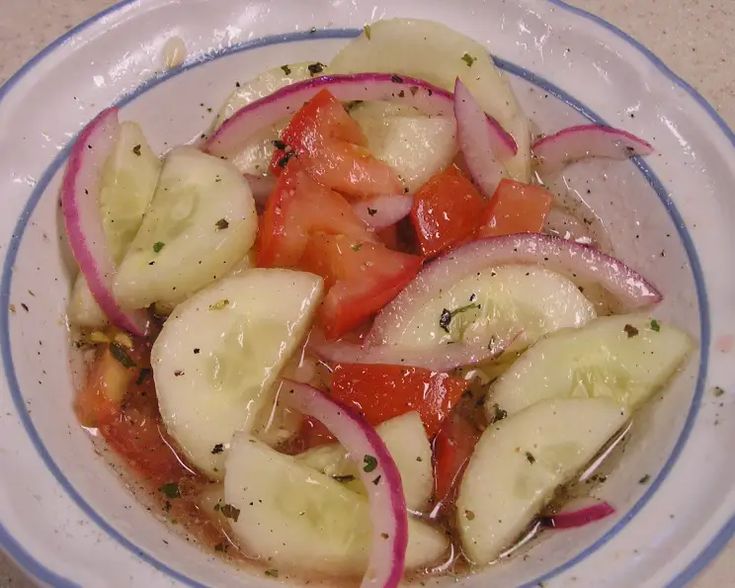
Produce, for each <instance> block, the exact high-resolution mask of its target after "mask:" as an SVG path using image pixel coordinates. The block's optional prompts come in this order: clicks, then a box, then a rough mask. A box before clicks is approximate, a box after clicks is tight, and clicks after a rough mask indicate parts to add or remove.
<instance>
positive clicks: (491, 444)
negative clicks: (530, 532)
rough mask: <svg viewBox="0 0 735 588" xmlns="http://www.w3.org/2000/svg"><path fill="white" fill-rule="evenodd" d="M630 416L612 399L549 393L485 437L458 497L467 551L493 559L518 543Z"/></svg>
mask: <svg viewBox="0 0 735 588" xmlns="http://www.w3.org/2000/svg"><path fill="white" fill-rule="evenodd" d="M627 419H628V412H627V411H626V410H625V409H624V408H622V407H620V406H619V405H618V404H617V403H616V402H614V401H613V400H609V399H603V398H600V399H579V398H573V399H570V398H566V399H559V400H546V401H543V402H539V403H538V404H534V405H533V406H531V407H529V408H527V409H526V410H523V411H521V412H519V413H518V414H516V415H514V416H512V417H508V418H506V419H505V420H502V421H499V422H496V423H494V424H492V425H490V427H488V428H487V429H486V430H485V432H484V433H483V434H482V437H480V441H479V442H478V443H477V446H476V447H475V451H474V453H473V454H472V457H471V458H470V462H469V464H468V466H467V470H466V471H465V473H464V477H463V478H462V483H461V485H460V488H459V494H458V496H457V514H456V516H457V528H458V529H459V531H460V537H461V540H462V547H463V550H464V553H465V554H466V555H467V556H468V557H469V559H470V560H471V561H472V562H473V563H475V564H486V563H489V562H491V561H493V560H494V559H496V558H497V557H498V556H499V555H500V554H501V553H502V552H503V551H504V550H505V549H507V548H509V547H511V546H512V544H513V542H514V541H516V540H517V539H518V538H519V537H520V536H521V534H522V533H523V531H524V530H526V529H527V528H528V525H529V524H530V523H531V522H532V520H533V519H534V517H535V516H537V515H538V513H539V512H540V510H541V509H542V508H543V506H544V505H545V504H546V503H547V502H548V501H549V500H550V499H551V498H552V496H553V494H554V490H555V489H556V488H557V486H559V485H560V484H563V483H564V482H566V481H568V480H570V479H571V477H572V476H573V475H574V474H575V473H576V472H577V471H579V470H580V469H581V468H582V467H584V465H585V464H587V463H588V462H589V461H590V460H591V459H592V458H593V457H594V456H595V454H596V453H597V452H598V451H599V450H600V449H601V448H602V447H603V446H604V445H605V443H606V442H607V441H608V440H609V439H610V438H611V437H612V436H613V435H614V434H615V432H616V431H618V430H619V429H620V428H621V427H622V426H623V424H624V423H625V421H626V420H627Z"/></svg>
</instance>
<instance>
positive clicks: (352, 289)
mask: <svg viewBox="0 0 735 588" xmlns="http://www.w3.org/2000/svg"><path fill="white" fill-rule="evenodd" d="M299 267H300V268H301V269H303V270H306V271H310V272H313V273H315V274H318V275H320V276H322V277H323V278H324V285H325V287H326V288H328V289H329V291H328V292H327V295H326V296H325V298H324V302H323V303H322V306H321V308H320V310H319V313H320V322H321V325H322V328H323V329H324V334H325V335H326V337H327V338H328V339H336V338H337V337H340V336H341V335H343V334H345V333H347V332H348V331H350V330H351V329H354V328H355V327H357V326H359V325H360V324H361V323H363V322H364V321H366V320H367V319H369V318H370V317H371V316H372V315H373V314H375V313H376V312H377V311H378V310H380V309H381V308H382V307H383V306H385V305H386V304H387V303H388V302H390V301H391V300H392V299H393V298H394V297H395V296H396V294H398V292H400V291H401V289H402V288H403V287H404V286H405V285H406V284H408V282H410V281H411V280H412V279H413V277H414V276H415V275H416V274H417V273H418V271H419V269H420V268H421V258H420V257H417V256H415V255H409V254H407V253H400V252H398V251H391V250H390V249H388V248H387V247H385V246H384V245H383V244H381V243H372V242H369V241H362V240H359V239H355V238H353V237H350V236H348V235H328V234H326V233H315V234H313V235H312V236H311V238H310V239H309V242H308V244H307V246H306V249H305V250H304V255H303V257H302V259H301V262H300V264H299Z"/></svg>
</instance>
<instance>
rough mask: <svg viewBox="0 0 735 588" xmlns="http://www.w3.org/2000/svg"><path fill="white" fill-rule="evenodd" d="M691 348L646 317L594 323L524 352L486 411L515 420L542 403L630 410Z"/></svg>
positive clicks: (683, 338)
mask: <svg viewBox="0 0 735 588" xmlns="http://www.w3.org/2000/svg"><path fill="white" fill-rule="evenodd" d="M652 325H653V327H652ZM656 329H657V330H656ZM631 335H632V336H631ZM691 348H692V342H691V340H690V338H689V336H688V335H687V334H686V333H684V332H683V331H681V330H679V329H677V328H676V327H673V326H670V325H666V324H663V323H659V322H657V321H655V320H654V319H651V318H649V317H647V316H645V315H640V314H635V315H618V316H609V317H602V318H598V319H596V320H595V321H592V322H591V323H589V324H588V325H587V326H585V327H583V328H581V329H574V330H571V329H570V330H564V331H560V332H558V333H555V334H554V335H551V336H549V337H547V338H546V339H543V340H541V341H539V342H538V343H537V344H536V345H534V346H533V347H532V348H531V349H529V350H528V351H526V352H525V353H524V354H523V355H522V356H521V357H520V359H518V361H516V362H515V363H514V364H513V366H512V367H511V369H510V370H508V371H507V372H505V373H504V374H503V375H502V376H501V377H500V378H499V379H498V380H497V381H496V382H495V384H494V386H493V388H492V390H491V394H489V395H488V399H487V401H486V404H485V409H486V410H487V412H488V414H495V411H496V405H497V406H498V407H500V408H501V409H503V410H505V411H506V412H507V413H508V414H513V413H516V412H518V411H519V410H522V409H524V408H525V407H527V406H529V405H531V404H534V403H535V402H538V401H539V400H543V399H545V398H564V397H577V398H587V397H589V398H605V397H608V398H613V399H614V400H616V401H617V402H618V403H619V404H622V405H625V406H626V407H627V408H628V409H630V410H634V409H636V408H637V407H638V406H639V405H640V404H641V403H643V402H645V401H646V399H647V398H648V397H649V396H651V394H653V392H655V391H656V390H657V389H659V388H660V387H661V386H662V385H664V384H665V383H666V381H667V380H668V379H669V378H670V377H671V375H672V374H673V373H674V371H675V370H676V369H677V368H678V367H679V365H681V363H682V361H683V360H684V358H685V357H686V355H687V353H688V352H689V350H690V349H691Z"/></svg>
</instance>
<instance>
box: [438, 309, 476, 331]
mask: <svg viewBox="0 0 735 588" xmlns="http://www.w3.org/2000/svg"><path fill="white" fill-rule="evenodd" d="M473 308H476V309H478V310H479V309H480V305H479V304H477V303H471V304H465V305H464V306H460V307H459V308H455V309H454V310H449V309H447V308H443V309H442V313H441V315H440V316H439V326H440V327H441V328H442V329H444V330H445V331H446V332H447V333H448V332H449V324H450V323H451V322H452V319H453V318H454V317H455V316H457V315H458V314H461V313H463V312H466V311H468V310H471V309H473Z"/></svg>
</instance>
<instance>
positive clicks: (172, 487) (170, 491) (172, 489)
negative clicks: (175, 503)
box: [159, 482, 181, 498]
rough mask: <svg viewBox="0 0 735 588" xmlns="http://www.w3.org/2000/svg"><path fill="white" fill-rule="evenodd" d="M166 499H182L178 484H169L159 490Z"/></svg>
mask: <svg viewBox="0 0 735 588" xmlns="http://www.w3.org/2000/svg"><path fill="white" fill-rule="evenodd" d="M159 490H160V491H161V492H163V494H164V496H166V498H181V490H179V485H178V484H177V483H176V482H168V483H167V484H164V485H163V486H161V487H160V488H159Z"/></svg>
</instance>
